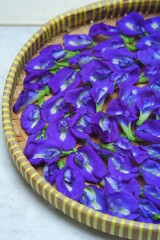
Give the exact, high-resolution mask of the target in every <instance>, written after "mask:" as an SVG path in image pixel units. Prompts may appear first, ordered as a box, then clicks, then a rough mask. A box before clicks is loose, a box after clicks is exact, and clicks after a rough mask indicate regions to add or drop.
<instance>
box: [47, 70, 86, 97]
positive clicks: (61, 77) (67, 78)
mask: <svg viewBox="0 0 160 240" xmlns="http://www.w3.org/2000/svg"><path fill="white" fill-rule="evenodd" d="M80 82H81V78H80V76H79V74H78V73H76V72H75V70H74V69H73V68H68V67H64V68H62V69H60V70H59V71H58V72H57V73H56V74H55V75H54V77H53V78H52V79H50V81H49V87H50V88H51V89H52V91H53V92H54V93H55V94H56V93H58V92H63V91H66V90H68V89H70V88H76V87H78V85H79V84H80Z"/></svg>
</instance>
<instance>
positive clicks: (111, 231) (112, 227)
mask: <svg viewBox="0 0 160 240" xmlns="http://www.w3.org/2000/svg"><path fill="white" fill-rule="evenodd" d="M116 221H117V218H116V217H113V219H112V222H111V229H110V234H111V235H113V234H114V230H115V224H116Z"/></svg>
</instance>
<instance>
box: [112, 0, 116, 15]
mask: <svg viewBox="0 0 160 240" xmlns="http://www.w3.org/2000/svg"><path fill="white" fill-rule="evenodd" d="M112 2H113V10H112V13H111V15H112V16H115V11H116V8H117V3H118V2H117V1H116V0H113V1H112Z"/></svg>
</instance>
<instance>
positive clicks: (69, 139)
mask: <svg viewBox="0 0 160 240" xmlns="http://www.w3.org/2000/svg"><path fill="white" fill-rule="evenodd" d="M70 127H71V119H70V118H69V117H64V114H63V113H62V114H59V115H58V116H55V117H54V118H53V119H52V121H51V122H50V123H49V125H48V127H47V131H46V135H47V137H48V139H50V140H51V141H52V142H55V143H56V144H57V146H59V147H60V148H62V149H63V150H64V151H69V150H71V149H72V148H74V147H75V146H76V139H75V137H74V136H73V134H72V132H71V129H70Z"/></svg>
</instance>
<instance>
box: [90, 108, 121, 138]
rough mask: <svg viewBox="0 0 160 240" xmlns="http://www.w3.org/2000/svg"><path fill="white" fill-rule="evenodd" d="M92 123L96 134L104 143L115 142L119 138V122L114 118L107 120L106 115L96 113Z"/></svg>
mask: <svg viewBox="0 0 160 240" xmlns="http://www.w3.org/2000/svg"><path fill="white" fill-rule="evenodd" d="M92 123H93V126H94V128H95V130H96V133H99V135H100V139H101V140H102V141H104V142H107V143H109V142H114V141H116V140H117V139H118V138H119V132H118V126H117V121H115V119H112V118H110V119H109V118H107V117H106V116H105V113H103V112H99V113H96V114H95V115H94V116H93V117H92Z"/></svg>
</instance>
